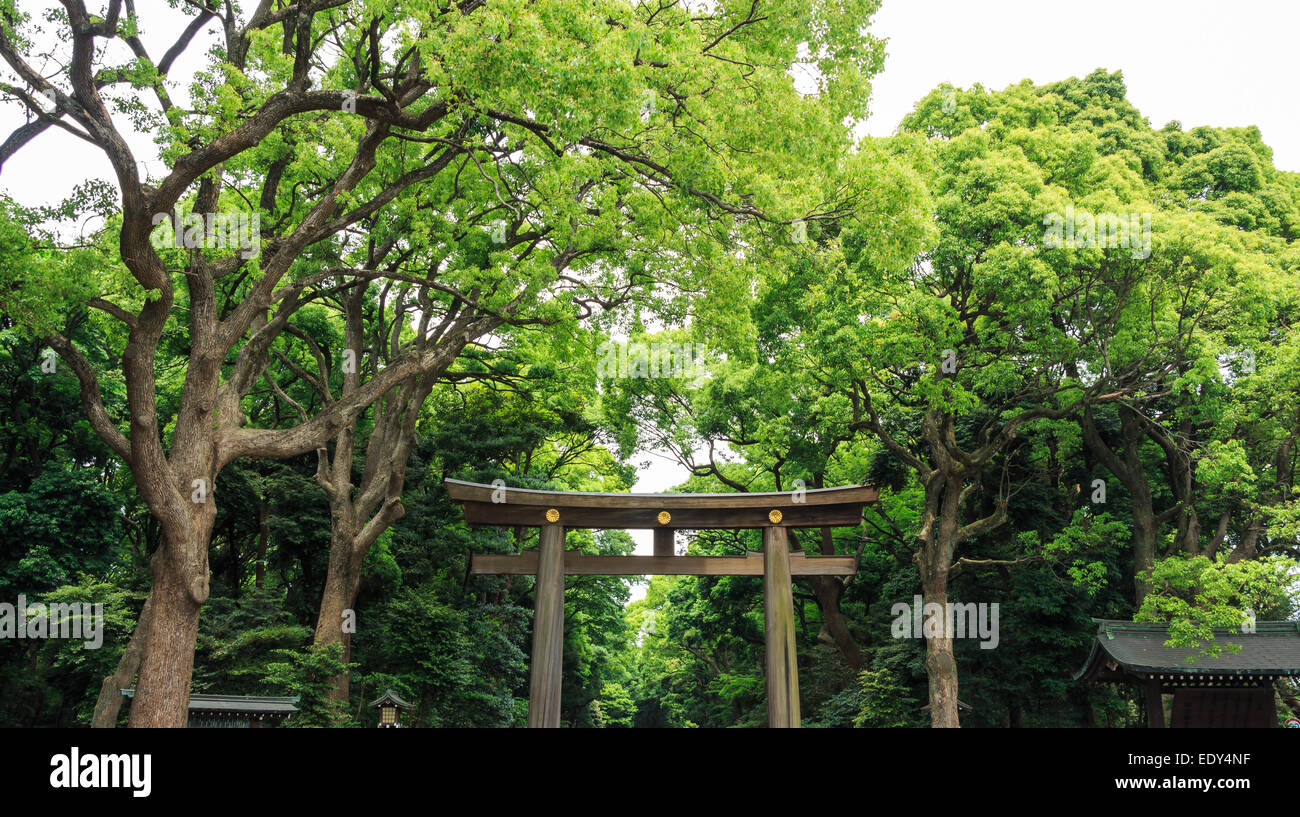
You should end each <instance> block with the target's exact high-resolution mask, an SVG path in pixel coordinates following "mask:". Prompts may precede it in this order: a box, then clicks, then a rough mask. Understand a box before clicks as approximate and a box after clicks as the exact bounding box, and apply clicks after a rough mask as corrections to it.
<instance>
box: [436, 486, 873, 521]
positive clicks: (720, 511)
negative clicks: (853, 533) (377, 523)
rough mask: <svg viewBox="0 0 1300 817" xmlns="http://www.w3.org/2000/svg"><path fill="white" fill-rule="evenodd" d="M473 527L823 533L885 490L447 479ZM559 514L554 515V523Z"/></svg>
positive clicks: (855, 516)
mask: <svg viewBox="0 0 1300 817" xmlns="http://www.w3.org/2000/svg"><path fill="white" fill-rule="evenodd" d="M445 482H446V485H447V493H448V494H449V495H450V496H451V499H452V501H454V502H458V503H460V504H463V505H464V506H465V521H467V522H469V523H470V524H471V525H525V526H530V527H543V526H545V525H550V524H560V525H563V526H564V527H566V528H614V529H631V528H651V529H653V528H668V529H685V530H702V529H706V528H767V527H773V526H778V527H784V528H820V527H848V526H854V525H857V524H858V523H859V522H861V520H862V507H863V506H864V505H867V504H869V503H872V502H875V501H876V500H877V498H878V497H879V492H878V491H877V490H876V489H875V488H874V487H872V486H870V485H850V486H845V487H841V488H816V489H811V490H805V491H784V492H780V493H734V494H609V493H581V492H574V491H537V490H532V489H527V488H510V487H503V486H493V485H485V484H483V483H478V482H464V481H462V480H457V479H448V480H445ZM553 517H554V518H553Z"/></svg>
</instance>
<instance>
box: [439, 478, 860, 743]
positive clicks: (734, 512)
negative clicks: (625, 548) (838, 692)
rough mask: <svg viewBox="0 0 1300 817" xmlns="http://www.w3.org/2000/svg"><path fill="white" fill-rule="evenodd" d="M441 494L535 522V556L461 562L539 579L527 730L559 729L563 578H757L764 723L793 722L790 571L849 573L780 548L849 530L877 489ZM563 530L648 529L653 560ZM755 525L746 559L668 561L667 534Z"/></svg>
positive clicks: (482, 521) (485, 511) (477, 490)
mask: <svg viewBox="0 0 1300 817" xmlns="http://www.w3.org/2000/svg"><path fill="white" fill-rule="evenodd" d="M446 483H447V492H448V494H449V495H450V496H451V499H452V500H453V501H454V502H458V503H460V504H462V505H464V507H465V520H466V521H467V522H469V524H471V525H502V526H524V527H535V528H539V529H540V530H541V535H540V536H539V537H538V538H539V543H538V549H537V550H535V551H525V552H523V553H520V554H518V555H505V556H501V555H484V554H475V555H474V556H473V557H471V561H470V571H471V572H472V573H479V574H515V575H520V574H530V575H535V576H536V577H537V585H536V590H535V593H534V603H533V656H532V670H531V678H530V680H529V690H528V725H529V726H530V727H558V726H559V725H560V665H561V659H562V655H563V642H564V577H565V576H566V575H579V576H594V575H596V576H646V575H673V576H728V575H730V576H762V577H763V607H764V616H765V621H766V626H765V628H764V630H765V640H766V662H767V704H768V707H767V708H768V725H769V726H775V727H796V726H798V725H799V672H798V667H797V666H796V664H795V658H796V655H797V653H798V650H797V645H796V643H795V635H794V597H793V594H792V590H791V585H790V582H791V579H792V577H794V576H827V575H831V576H847V575H851V574H853V573H854V572H856V570H857V560H856V559H855V558H854V557H852V556H807V555H805V554H804V553H802V552H798V551H796V552H794V553H791V552H790V541H789V529H790V528H823V527H850V526H856V525H858V524H859V523H860V522H861V521H862V508H863V506H864V505H866V504H868V503H871V502H875V501H876V498H877V492H876V489H875V488H872V487H869V486H864V485H854V486H850V487H844V488H819V489H815V490H807V491H795V492H785V493H737V494H602V493H576V492H565V491H535V490H528V489H524V488H507V487H504V486H501V485H496V486H493V485H483V484H480V483H474V482H462V481H460V480H454V479H449V480H447V481H446ZM567 528H597V529H608V528H614V529H633V528H638V529H651V530H653V531H654V555H652V556H592V555H586V554H582V553H577V552H574V551H567V550H565V546H564V531H565V529H567ZM717 528H725V529H761V530H762V531H763V552H762V553H749V554H747V555H745V556H678V555H676V553H675V552H674V547H673V542H674V538H673V534H674V531H677V530H701V529H717Z"/></svg>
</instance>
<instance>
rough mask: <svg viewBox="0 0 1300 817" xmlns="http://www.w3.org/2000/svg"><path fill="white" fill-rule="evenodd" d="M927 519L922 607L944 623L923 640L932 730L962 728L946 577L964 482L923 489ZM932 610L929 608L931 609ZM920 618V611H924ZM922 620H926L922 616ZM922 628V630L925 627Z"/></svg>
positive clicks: (921, 559)
mask: <svg viewBox="0 0 1300 817" xmlns="http://www.w3.org/2000/svg"><path fill="white" fill-rule="evenodd" d="M926 494H927V496H926V515H925V521H924V523H923V524H922V527H921V532H920V536H919V537H918V538H919V539H920V543H921V548H920V550H919V551H918V552H917V557H916V565H917V568H918V569H919V570H920V573H921V596H922V600H923V602H924V604H925V605H926V607H927V608H929V605H930V604H937V605H938V609H939V611H940V613H939V616H940V620H941V622H943V624H941V625H940V628H939V629H940V634H939V635H938V636H935V637H930V636H929V635H927V636H926V639H925V671H926V675H927V676H929V681H930V725H931V726H932V727H934V728H936V729H956V728H958V727H960V726H961V723H960V719H959V717H958V713H957V659H956V658H955V657H954V656H953V645H952V641H953V639H952V635H953V634H952V633H950V632H948V631H947V628H946V622H947V616H946V615H945V611H946V610H947V607H948V575H949V572H950V571H951V569H952V559H953V555H954V554H955V553H956V550H957V540H958V536H959V533H958V531H959V527H958V521H959V519H960V513H961V497H962V480H961V478H960V477H956V476H949V477H948V478H947V479H943V478H935V479H933V480H932V481H931V484H930V485H929V486H927V490H926ZM930 609H933V608H930ZM922 612H923V613H924V611H922ZM922 620H923V621H924V620H925V617H924V616H923V619H922ZM923 626H924V625H923Z"/></svg>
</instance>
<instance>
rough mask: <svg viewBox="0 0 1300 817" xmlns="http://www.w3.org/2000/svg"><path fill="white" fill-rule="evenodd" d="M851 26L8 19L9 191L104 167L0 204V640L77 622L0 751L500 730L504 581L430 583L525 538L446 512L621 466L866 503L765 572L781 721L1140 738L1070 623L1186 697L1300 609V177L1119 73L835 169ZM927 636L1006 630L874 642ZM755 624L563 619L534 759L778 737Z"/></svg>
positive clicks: (705, 590) (859, 69)
mask: <svg viewBox="0 0 1300 817" xmlns="http://www.w3.org/2000/svg"><path fill="white" fill-rule="evenodd" d="M879 6H880V0H844V2H839V3H821V2H813V0H793V1H791V2H784V1H783V2H780V3H775V2H765V1H764V0H743V2H740V1H739V0H736V1H733V0H718V1H717V2H712V3H706V4H700V3H693V4H692V3H679V2H669V1H668V0H657V2H650V3H642V2H629V0H597V1H596V2H588V0H537V1H536V2H527V3H525V2H482V1H481V0H460V2H450V1H449V0H297V1H296V2H288V0H260V2H252V0H245V2H240V3H227V2H217V1H216V0H184V1H183V2H169V3H162V2H141V0H136V2H131V0H103V1H102V2H93V0H61V2H59V3H58V4H55V5H53V6H52V7H51V8H50V9H47V10H45V11H41V12H38V11H37V10H35V8H34V7H29V4H28V3H26V2H23V1H22V0H0V59H2V60H3V66H0V69H2V70H0V108H2V109H3V110H4V111H5V113H6V114H7V115H8V116H9V117H10V118H9V119H6V120H5V121H6V122H9V121H13V122H17V123H18V125H17V126H16V127H13V128H11V129H8V130H6V131H5V132H4V133H0V139H3V140H4V141H3V143H0V182H2V181H3V180H4V175H3V173H4V171H5V170H7V169H9V168H10V167H12V166H14V165H15V164H17V163H21V162H24V161H28V160H29V159H27V158H26V157H28V156H33V155H35V154H34V153H33V151H35V150H38V149H39V147H40V146H41V145H42V144H47V143H50V142H51V140H58V141H56V142H54V144H56V145H62V146H67V145H74V146H75V147H76V148H77V149H79V150H83V151H88V152H89V153H93V155H94V156H95V157H96V161H97V162H98V164H91V163H87V164H86V165H85V173H86V176H85V179H84V181H83V182H82V183H81V184H79V185H77V186H76V188H75V190H73V191H72V193H71V194H70V195H69V196H67V197H66V198H62V199H61V200H60V201H57V202H54V203H50V202H47V201H44V200H43V199H42V196H43V195H44V194H45V192H46V191H41V190H14V189H10V188H6V189H5V192H4V193H3V194H0V601H3V602H7V603H10V604H13V603H20V604H21V603H22V602H20V600H25V603H26V604H32V603H33V602H36V601H39V602H41V603H43V604H55V603H66V604H87V605H102V616H103V624H102V626H103V631H102V645H100V646H99V647H98V648H95V649H87V648H85V647H84V645H83V643H82V641H81V640H78V639H55V638H48V639H38V638H28V639H21V638H0V726H5V727H37V726H42V727H90V726H98V727H112V726H127V725H130V726H142V727H147V726H184V725H185V722H186V706H187V700H188V695H190V694H191V693H216V694H232V695H267V696H295V697H297V698H298V699H299V701H298V704H297V706H298V713H297V714H296V715H295V716H294V717H293V718H292V719H290V720H289V721H288V722H287V723H286V724H285V726H289V727H373V726H375V725H376V723H377V719H378V713H377V712H376V711H375V710H374V709H373V708H371V707H369V706H367V704H368V703H369V702H370V701H372V700H373V699H375V698H377V697H378V696H380V695H381V694H383V693H384V692H385V691H387V690H392V691H393V692H395V693H396V694H397V695H399V696H401V697H402V698H403V699H404V700H406V701H408V702H410V703H411V704H412V705H413V709H412V710H411V713H410V725H412V726H418V727H518V726H523V725H524V724H525V722H526V719H527V712H528V690H529V675H530V666H529V655H530V644H531V641H532V629H533V582H532V580H531V579H529V577H526V576H485V575H472V574H471V572H470V556H471V554H507V553H517V552H520V551H521V550H527V549H529V548H535V547H537V544H538V541H537V540H538V530H537V529H535V528H523V527H517V528H511V527H496V526H470V525H467V524H466V522H465V519H464V515H463V511H462V509H461V507H460V506H458V505H457V504H455V503H453V502H452V501H451V499H450V498H449V497H448V494H447V489H446V486H445V484H444V480H446V479H459V480H468V481H472V482H478V483H489V484H501V485H505V486H509V487H514V488H537V489H542V488H544V489H551V490H565V491H601V492H626V491H632V490H634V486H635V485H636V483H637V481H638V478H639V473H640V472H641V471H642V470H643V469H644V468H645V467H646V465H647V463H649V462H650V461H651V460H652V459H654V460H657V461H659V462H665V461H666V462H669V463H671V464H673V466H674V467H676V468H677V469H678V471H679V472H680V473H682V474H685V475H687V476H686V477H685V478H684V479H683V481H682V482H681V484H679V485H677V486H675V487H673V489H672V490H674V491H677V492H682V493H732V492H757V491H798V490H804V489H816V488H823V487H833V486H849V485H859V484H868V485H873V486H875V487H876V488H877V489H878V490H879V501H877V502H875V503H873V504H871V505H869V506H867V508H866V509H865V511H864V513H863V518H862V521H861V524H860V525H858V526H856V527H847V528H821V529H810V530H798V531H795V532H794V533H792V537H793V538H792V540H791V543H790V546H791V548H792V549H795V550H802V551H804V552H806V553H809V554H819V555H831V554H839V555H848V556H854V557H856V559H857V563H858V567H857V572H856V573H855V574H853V575H852V576H848V577H839V576H806V577H798V578H796V579H795V582H794V587H793V592H794V603H795V613H796V618H797V624H796V635H797V641H798V645H799V654H798V656H797V663H798V674H799V690H800V695H801V704H802V710H803V726H805V727H848V728H854V727H857V728H873V727H926V726H933V727H956V726H959V725H960V726H965V727H1111V728H1120V727H1134V726H1141V725H1143V724H1144V714H1143V704H1142V699H1141V694H1140V691H1137V690H1133V689H1130V688H1126V687H1124V686H1116V685H1103V684H1096V685H1094V684H1088V683H1085V682H1084V681H1082V680H1076V679H1075V675H1076V673H1078V672H1079V670H1080V668H1081V667H1082V666H1083V664H1084V661H1085V659H1086V658H1087V656H1088V650H1089V646H1090V645H1091V643H1092V642H1093V640H1094V638H1095V637H1096V634H1097V625H1096V623H1094V621H1093V620H1094V619H1112V620H1124V621H1138V622H1168V623H1169V625H1170V629H1169V633H1170V635H1171V637H1172V638H1174V639H1175V640H1176V641H1177V643H1178V644H1181V645H1186V646H1191V647H1194V648H1196V649H1197V650H1201V651H1203V653H1204V654H1205V655H1207V656H1212V655H1217V654H1218V652H1219V651H1220V650H1224V649H1231V647H1230V646H1228V645H1224V644H1223V643H1221V640H1219V641H1216V638H1215V635H1214V631H1215V629H1216V628H1219V629H1223V628H1226V629H1230V630H1235V629H1239V628H1242V627H1245V626H1249V625H1250V624H1252V623H1253V622H1254V621H1255V620H1256V619H1258V620H1260V621H1284V620H1293V619H1296V618H1297V616H1298V615H1300V482H1298V480H1297V477H1298V476H1300V475H1298V474H1297V460H1298V458H1300V449H1298V447H1297V442H1298V441H1300V322H1298V321H1300V243H1298V242H1297V239H1300V173H1297V172H1292V171H1287V170H1282V169H1279V168H1277V167H1275V166H1274V162H1273V151H1272V150H1271V148H1270V146H1269V145H1268V144H1266V143H1265V141H1264V138H1263V136H1262V134H1261V132H1260V131H1259V129H1257V128H1255V127H1235V128H1220V127H1202V126H1197V125H1195V124H1194V123H1193V124H1190V125H1188V126H1184V125H1183V124H1182V123H1180V122H1177V121H1173V122H1169V123H1167V124H1162V125H1160V126H1156V125H1154V124H1153V123H1152V122H1150V121H1148V119H1147V117H1146V116H1144V115H1143V113H1142V112H1141V111H1140V110H1138V109H1137V108H1136V107H1135V106H1134V105H1133V104H1132V103H1131V102H1130V101H1129V98H1128V91H1127V89H1126V86H1125V80H1124V76H1123V73H1122V71H1120V70H1118V69H1117V68H1115V67H1113V66H1112V67H1108V68H1098V69H1097V70H1096V71H1094V72H1092V73H1090V74H1088V75H1087V76H1084V77H1082V78H1077V77H1076V78H1068V79H1061V80H1059V81H1051V82H1045V83H1044V82H1038V83H1035V82H1034V81H1031V80H1025V81H1023V82H1020V83H1018V84H1014V85H1011V86H1009V87H1005V88H1002V89H1000V90H998V89H993V88H986V87H982V86H979V85H974V86H972V87H966V88H960V87H953V86H951V85H943V86H940V87H936V88H934V89H933V90H932V91H931V92H930V93H929V94H928V95H926V96H925V97H924V98H922V99H920V100H917V101H916V104H915V106H914V108H913V110H912V112H911V113H910V114H908V115H907V116H906V117H905V118H904V119H903V120H902V121H901V122H900V123H899V124H898V127H897V129H896V131H895V132H894V134H893V135H891V136H888V137H873V136H864V135H862V134H861V132H860V130H859V129H858V128H857V127H856V123H858V122H860V121H861V120H863V119H864V118H865V116H866V115H867V112H868V110H869V102H870V98H871V89H872V81H873V78H874V77H875V76H876V75H878V74H879V73H880V72H881V71H882V68H883V65H884V60H885V43H884V42H883V40H881V39H879V38H877V37H875V36H873V34H872V29H871V27H870V21H871V18H872V16H873V15H874V14H876V12H877V11H878V9H879ZM25 8H26V9H27V10H24V9H25ZM182 66H184V72H182ZM173 72H174V73H175V75H173ZM145 148H148V149H150V150H152V152H153V154H154V157H156V158H157V161H149V162H145V161H143V160H144V159H152V158H153V157H150V156H145V155H143V153H142V151H143V150H144V149H145ZM56 149H62V148H56ZM45 155H46V156H48V155H49V154H45ZM498 480H499V481H500V482H499V483H496V482H495V481H498ZM677 544H678V548H679V551H680V552H683V553H688V554H694V555H742V554H744V553H746V552H747V551H750V552H752V551H758V550H761V549H762V545H761V537H760V536H759V532H758V531H750V530H743V531H728V530H704V531H697V532H691V533H690V534H689V535H687V536H684V537H679V539H678V543H677ZM568 547H570V548H577V549H580V550H581V551H582V552H584V553H590V554H610V555H613V554H630V553H632V552H633V550H634V547H635V542H634V541H633V538H632V537H631V535H630V534H628V533H627V532H624V531H615V530H610V531H595V532H593V531H583V530H574V531H571V532H570V533H569V536H568ZM914 599H915V600H918V601H920V600H923V601H924V602H926V603H932V602H933V603H938V604H940V605H944V604H948V603H952V604H965V605H970V604H975V605H984V606H989V607H993V608H994V610H995V611H996V616H997V617H996V619H995V627H996V630H997V633H996V638H995V639H984V640H983V641H981V639H979V638H958V637H953V635H952V633H950V632H949V633H940V634H938V635H934V634H930V633H927V634H926V635H925V637H920V635H921V634H920V633H915V634H913V633H910V632H909V633H908V634H907V635H905V636H903V637H900V634H899V626H898V619H899V616H898V614H897V612H896V610H897V606H898V605H900V604H903V605H910V604H912V603H913V601H914ZM763 603H764V599H763V588H762V581H761V580H760V579H758V578H755V577H749V576H659V577H650V578H647V579H642V580H635V579H627V578H619V577H601V576H571V577H569V578H568V580H567V583H566V589H565V593H564V647H563V694H562V711H563V715H562V721H563V724H564V725H566V726H569V727H599V728H614V727H620V728H626V727H748V726H762V725H765V724H766V723H767V701H766V697H765V681H764V665H763V661H764V657H763V656H764V653H763V645H764V618H763V616H764V613H763ZM995 605H996V606H995ZM994 606H995V607H994ZM909 616H910V613H909ZM990 643H992V644H993V646H992V647H990V646H989V644H990ZM122 689H133V690H134V696H133V698H132V699H131V700H129V701H126V700H124V699H123V697H122V695H121V694H120V692H119V690H122ZM1276 694H1277V700H1278V702H1279V710H1278V711H1279V717H1280V718H1282V717H1291V716H1295V717H1300V684H1297V683H1296V679H1295V678H1292V679H1291V680H1289V681H1288V680H1279V681H1277V682H1276Z"/></svg>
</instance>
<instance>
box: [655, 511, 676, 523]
mask: <svg viewBox="0 0 1300 817" xmlns="http://www.w3.org/2000/svg"><path fill="white" fill-rule="evenodd" d="M657 518H658V519H659V524H660V525H667V524H668V523H669V522H671V521H673V515H672V514H670V513H668V511H660V512H659V516H658V517H657Z"/></svg>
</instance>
